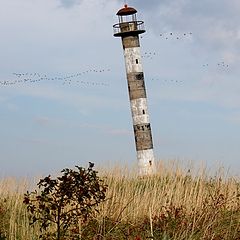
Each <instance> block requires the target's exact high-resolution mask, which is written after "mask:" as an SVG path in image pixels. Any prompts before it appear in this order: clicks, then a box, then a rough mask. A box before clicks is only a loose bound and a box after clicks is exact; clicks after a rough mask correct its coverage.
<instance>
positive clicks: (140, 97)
mask: <svg viewBox="0 0 240 240" xmlns="http://www.w3.org/2000/svg"><path fill="white" fill-rule="evenodd" d="M117 16H118V19H119V23H117V24H115V25H113V29H114V36H115V37H121V39H122V45H123V50H124V58H125V66H126V73H127V81H128V92H129V99H130V105H131V112H132V118H133V129H134V135H135V143H136V150H137V159H138V166H139V174H140V175H150V174H153V173H154V172H155V164H154V154H153V141H152V132H151V125H150V119H149V113H148V106H147V94H146V88H145V83H144V74H143V67H142V59H141V52H140V41H139V35H140V34H142V33H144V32H145V29H144V22H143V21H138V20H137V10H136V9H135V8H132V7H128V6H127V5H125V6H124V8H122V9H120V10H119V11H118V12H117Z"/></svg>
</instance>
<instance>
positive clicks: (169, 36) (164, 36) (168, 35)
mask: <svg viewBox="0 0 240 240" xmlns="http://www.w3.org/2000/svg"><path fill="white" fill-rule="evenodd" d="M159 36H160V37H161V38H162V39H165V40H170V39H177V40H181V39H186V38H187V37H189V36H192V32H189V33H182V34H176V33H173V32H169V33H160V34H159Z"/></svg>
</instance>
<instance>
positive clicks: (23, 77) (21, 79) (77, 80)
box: [0, 69, 110, 87]
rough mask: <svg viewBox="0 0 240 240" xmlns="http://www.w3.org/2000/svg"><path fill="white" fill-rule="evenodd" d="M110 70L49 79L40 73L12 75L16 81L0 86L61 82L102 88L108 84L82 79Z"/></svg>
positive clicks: (3, 82)
mask: <svg viewBox="0 0 240 240" xmlns="http://www.w3.org/2000/svg"><path fill="white" fill-rule="evenodd" d="M109 71H110V69H100V70H97V69H90V70H87V71H83V72H79V73H75V74H71V75H68V76H64V77H63V76H58V77H57V76H54V77H49V76H47V75H46V74H40V73H13V75H14V76H15V77H17V79H15V80H13V81H0V85H4V86H9V85H16V84H21V83H37V82H41V81H61V82H62V84H84V85H88V86H90V85H91V86H104V87H108V86H109V84H108V83H105V82H92V81H83V80H82V77H83V76H86V75H87V74H90V73H105V72H109Z"/></svg>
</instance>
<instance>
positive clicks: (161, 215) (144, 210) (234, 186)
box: [0, 165, 240, 240]
mask: <svg viewBox="0 0 240 240" xmlns="http://www.w3.org/2000/svg"><path fill="white" fill-rule="evenodd" d="M190 170H191V171H190V172H189V171H185V170H182V169H181V168H180V167H178V166H175V168H173V167H172V166H170V167H166V166H164V165H162V166H160V168H159V173H158V174H157V175H156V176H154V177H151V178H150V177H149V178H138V177H135V176H133V175H131V174H128V173H123V172H121V171H109V172H105V173H104V172H102V173H101V176H102V178H103V179H104V184H107V185H108V191H107V192H106V201H104V202H102V203H101V204H100V205H99V206H98V212H94V213H93V214H92V215H91V217H89V218H88V220H87V221H86V223H85V224H84V225H82V226H81V228H78V230H77V233H80V232H81V239H84V240H94V239H95V240H114V239H118V240H121V239H123V240H124V239H129V240H143V239H144V240H145V239H156V240H186V239H187V240H198V239H201V240H219V239H221V240H240V182H239V180H238V179H237V178H233V177H226V176H225V175H224V173H221V174H220V173H217V174H216V175H215V176H214V177H210V176H208V175H207V174H206V171H205V170H201V171H200V170H199V171H198V174H191V172H193V169H190ZM9 181H10V183H9V182H7V181H6V180H4V181H2V182H0V206H1V208H0V209H3V210H2V213H1V212H0V233H1V234H2V237H6V239H9V240H30V239H31V240H33V239H38V236H39V235H40V234H41V233H40V231H39V226H38V227H37V226H36V227H35V229H32V228H30V227H29V220H28V213H27V209H26V206H24V205H23V204H22V199H23V193H24V192H25V191H26V189H27V187H25V189H24V190H21V189H17V190H16V191H11V186H13V187H14V189H16V186H17V185H19V183H14V182H13V185H11V181H13V180H9ZM2 189H4V191H1V190H2ZM1 214H2V215H1ZM0 236H1V235H0Z"/></svg>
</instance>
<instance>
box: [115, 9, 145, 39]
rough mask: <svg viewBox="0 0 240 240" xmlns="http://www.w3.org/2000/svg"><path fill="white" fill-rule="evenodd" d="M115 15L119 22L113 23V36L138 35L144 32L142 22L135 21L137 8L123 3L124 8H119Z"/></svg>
mask: <svg viewBox="0 0 240 240" xmlns="http://www.w3.org/2000/svg"><path fill="white" fill-rule="evenodd" d="M116 15H117V16H118V20H119V23H117V24H115V25H113V30H114V36H115V37H122V36H129V35H138V34H142V33H144V32H145V29H144V22H143V21H137V10H136V9H135V8H132V7H128V5H127V4H125V5H124V8H122V9H120V10H119V11H118V12H117V14H116Z"/></svg>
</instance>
